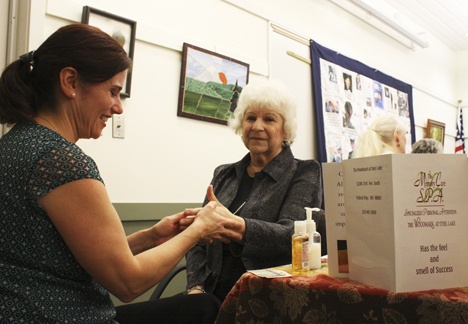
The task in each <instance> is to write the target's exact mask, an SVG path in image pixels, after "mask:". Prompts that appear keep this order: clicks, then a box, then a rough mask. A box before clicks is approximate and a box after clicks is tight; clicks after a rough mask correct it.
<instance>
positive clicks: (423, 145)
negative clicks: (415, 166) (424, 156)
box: [411, 138, 444, 154]
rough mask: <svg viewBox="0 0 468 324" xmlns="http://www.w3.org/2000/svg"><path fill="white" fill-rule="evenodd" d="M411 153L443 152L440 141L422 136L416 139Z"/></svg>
mask: <svg viewBox="0 0 468 324" xmlns="http://www.w3.org/2000/svg"><path fill="white" fill-rule="evenodd" d="M411 153H436V154H442V153H444V146H443V145H442V143H441V142H439V141H437V140H435V139H432V138H423V139H420V140H419V141H416V142H415V143H414V144H413V146H412V148H411Z"/></svg>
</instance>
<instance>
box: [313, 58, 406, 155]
mask: <svg viewBox="0 0 468 324" xmlns="http://www.w3.org/2000/svg"><path fill="white" fill-rule="evenodd" d="M320 71H321V85H322V100H323V121H324V130H325V142H326V152H327V162H340V161H342V160H347V159H350V158H351V156H352V153H353V150H354V148H355V146H356V145H357V142H358V140H359V134H361V133H362V132H363V131H364V130H366V129H367V128H368V127H369V125H370V124H371V123H372V121H373V119H374V118H376V117H378V116H380V115H382V114H386V113H393V114H395V115H398V116H400V117H401V118H402V120H403V121H404V122H405V123H406V124H407V126H406V127H407V128H406V134H407V135H406V136H407V141H406V143H407V144H406V145H407V148H406V151H407V152H409V151H410V150H411V122H410V112H409V105H408V94H407V93H405V92H402V91H399V90H397V89H394V88H392V87H389V86H387V85H385V84H383V83H381V82H378V81H375V80H372V79H370V78H368V77H366V76H364V75H361V74H358V73H356V72H354V71H351V70H347V69H345V68H343V67H341V66H339V65H337V64H334V63H331V62H328V61H326V60H324V59H320Z"/></svg>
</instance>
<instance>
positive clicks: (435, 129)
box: [426, 119, 445, 145]
mask: <svg viewBox="0 0 468 324" xmlns="http://www.w3.org/2000/svg"><path fill="white" fill-rule="evenodd" d="M426 137H428V138H432V139H435V140H437V141H439V142H441V143H442V145H444V138H445V123H441V122H438V121H435V120H432V119H428V120H427V127H426Z"/></svg>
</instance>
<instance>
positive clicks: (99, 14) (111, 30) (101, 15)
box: [81, 6, 136, 98]
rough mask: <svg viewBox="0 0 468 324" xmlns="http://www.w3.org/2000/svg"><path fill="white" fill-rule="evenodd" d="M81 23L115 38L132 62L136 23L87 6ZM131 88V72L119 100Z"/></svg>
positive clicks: (128, 92)
mask: <svg viewBox="0 0 468 324" xmlns="http://www.w3.org/2000/svg"><path fill="white" fill-rule="evenodd" d="M81 22H82V23H84V24H88V25H92V26H95V27H97V28H99V29H101V30H102V31H104V32H106V33H107V34H109V35H111V36H112V37H113V38H115V39H116V40H117V41H118V42H119V43H120V44H121V45H122V47H123V48H124V49H125V51H126V52H127V54H128V56H129V57H130V58H131V59H132V60H133V53H134V51H135V34H136V21H133V20H130V19H127V18H123V17H119V16H117V15H114V14H111V13H108V12H106V11H102V10H99V9H95V8H92V7H89V6H84V7H83V13H82V16H81ZM131 87H132V71H131V70H129V71H128V73H127V79H126V80H125V84H124V87H123V89H122V91H121V92H120V97H121V98H129V97H130V90H131Z"/></svg>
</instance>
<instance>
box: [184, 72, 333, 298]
mask: <svg viewBox="0 0 468 324" xmlns="http://www.w3.org/2000/svg"><path fill="white" fill-rule="evenodd" d="M230 126H231V127H232V128H233V130H234V131H235V133H236V134H238V135H240V136H241V139H242V141H243V143H244V145H245V147H246V148H247V150H248V152H247V154H246V155H245V156H244V157H243V158H242V159H241V160H240V161H238V162H234V163H229V164H223V165H220V166H218V167H217V168H216V169H215V170H214V176H213V179H212V181H211V184H212V185H213V190H214V194H216V197H215V196H214V194H213V193H210V192H209V193H208V194H207V196H206V198H205V202H204V204H207V203H208V202H209V201H210V200H212V199H216V198H217V200H218V201H219V202H220V203H221V204H222V206H220V208H218V207H217V208H216V211H217V212H219V213H221V214H222V215H223V216H225V217H227V218H229V219H234V220H236V221H237V222H239V223H240V224H241V225H242V226H241V227H242V229H241V230H240V231H239V233H240V234H241V236H242V239H240V240H238V239H232V240H231V242H230V243H229V244H225V243H224V244H223V243H221V242H219V244H218V242H213V244H205V243H202V242H200V243H199V244H197V245H196V246H194V247H193V248H192V249H191V250H190V251H189V253H188V254H187V288H188V293H189V294H194V293H203V292H207V293H212V294H214V295H215V296H217V297H218V298H219V299H220V300H224V299H225V297H226V295H227V294H228V292H229V291H230V290H231V288H232V286H233V285H234V284H235V283H236V281H237V280H238V279H239V277H240V276H241V275H242V274H243V273H244V272H245V271H246V270H250V269H263V268H269V267H273V266H279V265H282V264H289V263H291V236H292V235H293V232H294V221H296V220H304V219H305V210H304V207H320V206H321V199H322V186H321V172H320V164H319V163H318V162H317V161H316V160H299V159H296V158H294V155H293V153H292V151H291V147H290V145H291V143H292V142H293V141H294V138H295V134H296V105H295V100H294V98H293V96H292V94H291V93H290V92H289V90H288V89H287V88H286V87H285V86H284V84H282V83H280V82H278V81H256V82H251V83H249V84H248V85H247V86H245V87H244V89H243V90H242V92H241V94H240V97H239V102H238V106H237V108H236V110H235V111H234V118H233V119H232V120H231V121H230ZM223 206H225V207H223ZM221 209H223V210H224V213H223V212H222V211H221ZM319 231H320V229H319ZM320 234H322V235H324V234H325V233H324V232H322V233H320Z"/></svg>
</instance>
